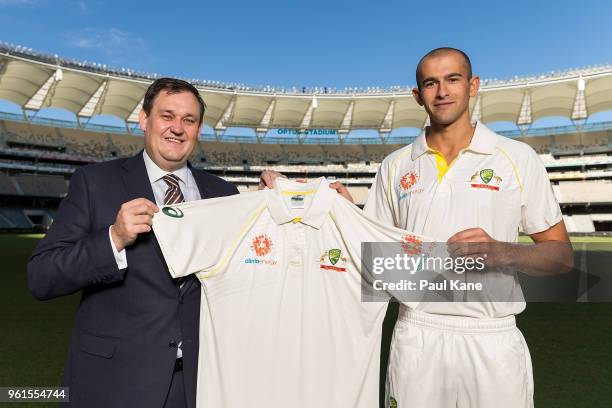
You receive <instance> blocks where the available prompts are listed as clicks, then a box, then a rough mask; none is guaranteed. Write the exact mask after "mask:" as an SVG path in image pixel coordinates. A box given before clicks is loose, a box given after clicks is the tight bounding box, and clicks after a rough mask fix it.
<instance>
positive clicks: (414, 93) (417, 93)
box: [412, 87, 423, 106]
mask: <svg viewBox="0 0 612 408" xmlns="http://www.w3.org/2000/svg"><path fill="white" fill-rule="evenodd" d="M412 96H414V100H415V101H416V103H418V104H419V106H423V99H422V98H421V91H420V90H419V88H416V87H415V88H412Z"/></svg>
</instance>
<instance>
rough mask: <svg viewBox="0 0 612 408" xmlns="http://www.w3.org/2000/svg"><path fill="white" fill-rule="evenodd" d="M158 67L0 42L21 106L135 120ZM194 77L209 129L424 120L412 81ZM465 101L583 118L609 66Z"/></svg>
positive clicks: (529, 81)
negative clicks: (263, 81) (271, 82)
mask: <svg viewBox="0 0 612 408" xmlns="http://www.w3.org/2000/svg"><path fill="white" fill-rule="evenodd" d="M156 77H157V75H156V74H144V73H135V72H133V71H131V70H128V69H113V68H109V67H106V66H105V65H100V64H96V63H88V62H82V61H76V60H68V59H64V58H60V57H58V56H47V55H43V54H38V53H35V52H32V51H31V50H28V49H25V48H21V47H14V46H8V45H7V44H2V43H0V99H6V100H9V101H11V102H14V103H16V104H18V105H20V106H21V107H22V108H23V109H27V110H39V109H41V108H46V107H55V108H63V109H66V110H68V111H70V112H73V113H75V114H76V115H77V116H79V117H84V118H89V117H92V116H94V115H98V114H105V115H114V116H116V117H119V118H121V119H123V120H125V121H127V122H136V120H137V115H138V112H139V110H140V108H141V106H142V98H143V96H144V93H145V90H146V89H147V87H148V85H149V84H150V83H151V82H152V81H153V80H154V79H155V78H156ZM191 82H193V83H194V84H195V85H196V87H197V88H198V89H199V91H200V93H201V94H202V96H203V98H204V100H205V101H206V104H207V106H208V109H207V110H206V114H205V117H204V122H205V123H206V124H207V125H210V126H211V127H212V128H213V129H215V131H223V130H225V129H226V128H228V127H246V128H252V129H255V130H256V131H257V132H258V133H264V132H267V131H268V130H269V129H275V128H290V129H299V130H308V129H334V130H337V131H338V133H339V134H340V135H342V134H346V133H348V132H350V131H351V130H353V129H375V130H378V131H379V132H381V134H383V135H384V134H387V133H389V132H390V131H391V130H393V129H396V128H403V127H413V128H422V127H423V126H424V125H425V123H426V121H427V115H426V113H425V111H424V110H423V109H422V108H421V107H420V106H418V104H417V103H416V101H415V100H414V98H413V97H412V95H411V92H410V87H393V88H388V89H382V88H375V87H373V88H366V89H352V88H346V89H342V90H337V89H328V88H314V89H306V88H299V89H298V88H291V89H286V88H273V87H259V88H257V87H250V86H245V85H239V84H222V83H218V82H212V81H198V80H191ZM471 109H472V119H473V120H477V119H478V120H482V121H483V122H485V123H489V122H498V121H509V122H514V123H516V124H517V125H518V126H519V127H523V126H524V127H527V126H529V125H530V124H531V123H533V122H534V121H535V120H537V119H540V118H543V117H547V116H562V117H566V118H569V119H571V120H574V121H576V120H584V119H586V118H587V117H588V116H589V115H591V114H593V113H596V112H600V111H605V110H611V109H612V66H611V65H605V66H597V67H592V68H585V69H576V70H567V71H563V72H553V73H550V74H547V75H539V76H531V77H524V78H518V77H517V78H513V79H511V80H506V81H498V80H485V81H483V83H482V86H481V89H480V92H479V94H478V96H477V97H475V98H472V101H471Z"/></svg>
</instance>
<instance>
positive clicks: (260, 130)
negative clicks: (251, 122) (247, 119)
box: [255, 99, 276, 142]
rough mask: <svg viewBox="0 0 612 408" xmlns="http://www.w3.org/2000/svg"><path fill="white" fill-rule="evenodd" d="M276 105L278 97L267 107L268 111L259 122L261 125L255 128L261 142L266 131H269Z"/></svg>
mask: <svg viewBox="0 0 612 408" xmlns="http://www.w3.org/2000/svg"><path fill="white" fill-rule="evenodd" d="M275 106H276V99H272V100H271V101H270V104H269V105H268V108H267V109H266V113H265V114H264V115H263V118H262V119H261V122H259V126H258V127H257V129H255V136H256V137H257V141H258V142H261V140H262V139H263V138H264V136H265V135H266V133H268V130H269V127H270V123H271V122H272V114H273V113H274V107H275Z"/></svg>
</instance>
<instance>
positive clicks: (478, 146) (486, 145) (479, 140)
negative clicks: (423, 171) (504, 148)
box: [410, 121, 497, 160]
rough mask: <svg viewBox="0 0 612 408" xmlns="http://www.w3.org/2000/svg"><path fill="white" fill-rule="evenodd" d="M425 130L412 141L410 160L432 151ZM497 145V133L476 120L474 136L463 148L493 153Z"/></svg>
mask: <svg viewBox="0 0 612 408" xmlns="http://www.w3.org/2000/svg"><path fill="white" fill-rule="evenodd" d="M425 133H426V131H425V130H423V131H422V132H421V134H420V135H419V136H418V137H417V138H416V140H415V141H414V142H413V143H412V153H411V154H410V156H411V158H412V160H416V159H418V158H419V157H420V156H421V155H422V154H423V153H426V152H434V151H435V150H433V149H431V148H429V146H427V139H426V138H425ZM496 145H497V135H496V134H495V132H493V131H492V130H491V129H489V128H488V127H486V126H485V125H483V124H482V122H480V121H478V122H476V129H474V136H472V141H471V142H470V145H469V146H468V147H467V148H466V149H465V150H469V151H472V152H475V153H483V154H493V153H495V146H496Z"/></svg>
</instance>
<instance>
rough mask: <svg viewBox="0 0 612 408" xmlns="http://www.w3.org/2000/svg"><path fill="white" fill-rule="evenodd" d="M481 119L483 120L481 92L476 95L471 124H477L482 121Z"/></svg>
mask: <svg viewBox="0 0 612 408" xmlns="http://www.w3.org/2000/svg"><path fill="white" fill-rule="evenodd" d="M480 118H482V94H481V93H480V92H479V93H478V95H476V103H475V104H474V108H473V109H472V115H471V117H470V122H472V123H476V122H478V121H479V120H480Z"/></svg>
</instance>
